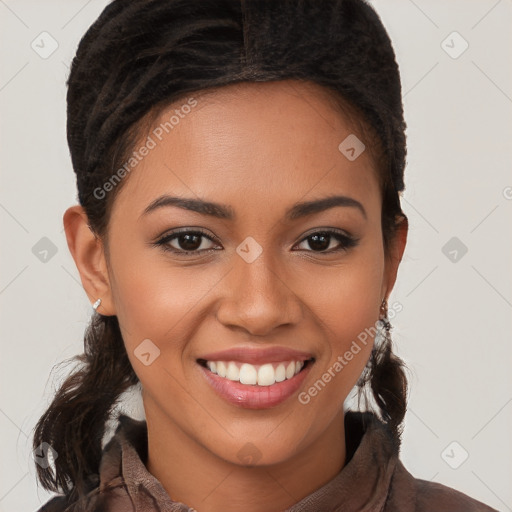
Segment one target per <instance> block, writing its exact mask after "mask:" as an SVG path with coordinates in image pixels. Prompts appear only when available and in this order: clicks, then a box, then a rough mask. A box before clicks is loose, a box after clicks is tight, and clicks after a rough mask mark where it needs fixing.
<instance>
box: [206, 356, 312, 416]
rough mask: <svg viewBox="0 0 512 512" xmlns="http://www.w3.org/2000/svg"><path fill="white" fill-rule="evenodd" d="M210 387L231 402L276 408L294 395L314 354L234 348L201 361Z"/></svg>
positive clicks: (262, 407)
mask: <svg viewBox="0 0 512 512" xmlns="http://www.w3.org/2000/svg"><path fill="white" fill-rule="evenodd" d="M197 362H198V363H199V364H200V366H201V370H202V372H203V375H204V376H205V378H206V381H207V382H208V384H209V385H210V386H211V387H212V388H213V390H214V391H216V393H217V394H219V395H220V396H221V397H222V398H223V399H225V400H227V401H228V402H229V403H231V404H234V405H237V406H239V407H244V408H249V409H264V408H268V407H274V406H276V405H278V404H280V403H282V402H283V401H285V400H286V399H288V398H289V397H290V396H291V395H293V394H294V393H295V392H296V391H297V390H298V388H299V387H300V386H301V384H302V382H303V381H304V379H305V378H306V375H307V374H308V373H309V369H310V367H311V365H312V364H313V363H314V358H313V356H312V354H310V353H307V352H300V351H297V350H293V349H288V348H284V347H267V348H265V349H254V348H234V349H229V350H224V351H220V352H215V353H210V354H204V355H203V356H202V357H200V358H198V360H197Z"/></svg>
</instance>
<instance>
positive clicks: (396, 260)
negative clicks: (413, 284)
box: [381, 215, 409, 298]
mask: <svg viewBox="0 0 512 512" xmlns="http://www.w3.org/2000/svg"><path fill="white" fill-rule="evenodd" d="M397 222H398V225H397V228H396V234H395V237H394V239H393V241H392V242H391V246H390V248H389V254H388V255H387V257H386V263H385V267H384V280H383V283H382V286H383V289H382V295H381V296H382V297H385V298H387V297H389V294H390V293H391V290H392V289H393V286H394V285H395V281H396V276H397V273H398V266H399V265H400V262H401V261H402V256H403V255H404V251H405V245H406V244H407V233H408V231H409V221H408V219H407V217H406V216H405V215H404V216H400V217H399V218H398V219H397Z"/></svg>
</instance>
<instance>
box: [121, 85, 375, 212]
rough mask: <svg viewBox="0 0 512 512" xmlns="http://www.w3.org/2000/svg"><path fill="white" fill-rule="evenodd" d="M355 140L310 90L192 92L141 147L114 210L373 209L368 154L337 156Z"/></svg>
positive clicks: (321, 94) (322, 94)
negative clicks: (342, 203) (362, 204)
mask: <svg viewBox="0 0 512 512" xmlns="http://www.w3.org/2000/svg"><path fill="white" fill-rule="evenodd" d="M354 136H356V137H357V138H358V139H362V138H363V135H362V133H361V132H360V130H359V129H358V127H357V126H355V125H354V123H353V122H352V119H349V118H347V117H346V116H345V115H344V114H343V112H341V111H340V110H339V109H338V108H336V106H335V104H334V102H333V101H332V98H331V97H330V95H329V93H328V92H327V91H326V90H325V89H323V88H322V87H320V86H318V85H316V84H311V83H300V82H297V81H279V82H260V83H252V82H251V83H247V82H245V83H239V84H233V85H230V86H225V87H221V88H218V89H213V90H206V91H200V92H199V93H195V94H194V93H192V94H191V95H190V96H188V97H186V98H184V99H182V100H180V101H177V102H175V103H173V104H172V105H170V106H168V107H166V108H165V109H164V110H163V111H162V112H161V113H160V114H159V116H158V117H157V118H156V119H155V120H154V122H153V123H152V125H151V127H150V129H149V131H147V132H145V133H144V137H142V138H141V140H140V141H139V145H140V144H142V145H144V144H147V143H148V141H149V140H150V141H151V142H150V143H149V145H151V146H152V149H151V150H150V151H148V152H147V154H146V156H144V157H143V158H142V159H141V160H140V162H138V163H137V165H136V167H135V168H134V169H133V170H132V171H131V172H130V175H129V176H128V177H127V178H125V179H127V183H124V184H123V187H122V189H121V191H120V193H119V197H118V198H117V199H116V201H115V205H114V209H115V208H116V204H117V207H118V208H119V207H122V205H123V204H125V205H128V204H129V205H130V206H131V209H132V210H137V211H139V212H141V211H142V210H143V209H144V208H145V207H146V206H147V204H148V203H149V202H150V201H151V200H152V199H154V198H155V197H156V196H157V195H161V194H164V193H169V194H173V195H183V196H186V197H202V198H205V199H213V200H218V201H223V202H224V203H227V204H233V205H235V203H236V202H239V206H240V208H242V207H245V208H248V207H251V206H254V207H256V208H261V206H262V205H266V204H269V203H270V204H274V203H275V202H276V201H277V202H279V203H281V204H283V205H288V204H290V203H293V202H295V201H297V200H298V199H299V198H303V199H307V198H313V197H319V196H320V197H323V196H325V195H327V194H331V193H335V192H339V193H342V194H343V193H345V194H347V195H348V194H350V195H352V196H354V197H355V198H357V199H358V200H360V201H370V200H378V197H379V190H378V182H377V178H376V171H375V168H374V165H373V162H372V159H371V157H370V154H369V152H368V151H366V150H365V151H363V152H362V153H361V154H360V156H359V157H357V159H355V160H353V161H351V160H349V159H347V157H346V156H345V155H344V154H343V153H342V152H341V151H340V149H339V145H340V143H342V142H343V141H344V140H346V139H347V137H354ZM146 137H149V139H147V138H146ZM349 140H351V139H349ZM139 147H140V146H139ZM356 196H357V197H356ZM235 209H236V207H235Z"/></svg>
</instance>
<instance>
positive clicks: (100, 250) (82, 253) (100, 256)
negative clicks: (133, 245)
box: [63, 205, 115, 316]
mask: <svg viewBox="0 0 512 512" xmlns="http://www.w3.org/2000/svg"><path fill="white" fill-rule="evenodd" d="M63 221H64V229H65V231H66V240H67V242H68V247H69V251H70V252H71V255H72V256H73V259H74V260H75V265H76V267H77V269H78V272H79V273H80V279H81V281H82V286H83V287H84V290H85V293H87V296H88V297H89V300H90V301H91V304H93V303H94V302H96V300H97V299H101V304H100V305H99V307H98V313H101V314H102V315H105V316H112V315H115V308H114V307H113V302H112V295H111V288H110V280H109V275H108V270H107V262H106V259H105V251H104V246H103V242H102V240H101V239H100V238H99V237H97V236H96V235H95V234H94V233H93V232H92V230H91V228H89V221H88V218H87V214H86V213H85V210H84V209H83V207H82V206H79V205H76V206H72V207H70V208H68V209H67V210H66V211H65V213H64V216H63Z"/></svg>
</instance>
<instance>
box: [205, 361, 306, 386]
mask: <svg viewBox="0 0 512 512" xmlns="http://www.w3.org/2000/svg"><path fill="white" fill-rule="evenodd" d="M197 362H198V363H199V364H200V365H201V366H202V367H203V368H206V369H208V370H209V371H210V372H211V373H213V374H215V375H217V376H219V377H221V378H223V379H227V380H230V381H233V382H240V383H241V384H245V385H247V386H272V385H274V384H276V383H279V382H283V381H285V380H290V379H293V378H294V377H295V376H296V375H297V374H298V373H300V372H301V371H302V370H304V368H306V367H307V366H308V365H310V364H312V363H313V362H314V358H310V359H307V360H305V361H302V360H293V359H292V360H289V361H281V362H273V363H265V364H251V363H242V362H240V361H207V360H205V359H198V360H197Z"/></svg>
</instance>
